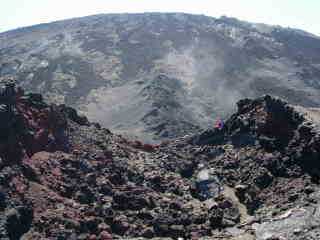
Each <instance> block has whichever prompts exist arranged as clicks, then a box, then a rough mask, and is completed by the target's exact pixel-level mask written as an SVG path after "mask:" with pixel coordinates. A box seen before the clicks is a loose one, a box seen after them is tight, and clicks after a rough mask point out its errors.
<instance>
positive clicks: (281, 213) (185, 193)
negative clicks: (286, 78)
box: [0, 89, 320, 240]
mask: <svg viewBox="0 0 320 240" xmlns="http://www.w3.org/2000/svg"><path fill="white" fill-rule="evenodd" d="M0 101H1V108H0V115H1V139H0V156H1V161H0V213H1V214H0V236H1V239H24V240H27V239H92V240H93V239H101V240H109V239H134V238H138V237H140V238H148V239H150V238H155V239H156V238H158V239H177V238H179V237H183V238H185V239H201V238H203V239H230V240H231V239H232V240H237V239H238V240H240V239H248V240H249V239H257V240H260V239H261V240H262V239H264V240H266V239H270V240H271V239H290V240H291V239H301V240H302V239H318V237H319V231H320V225H319V224H320V222H319V213H320V209H319V200H320V195H319V179H320V171H319V170H320V164H319V153H320V139H319V132H318V127H317V126H316V125H315V124H314V123H313V121H311V120H310V119H309V117H308V116H307V115H306V112H308V110H306V109H304V112H305V113H302V111H301V110H299V111H298V110H296V109H295V108H294V107H292V106H290V105H288V104H287V103H286V102H284V101H282V100H280V99H276V98H273V97H270V96H265V97H261V98H258V99H255V100H250V99H244V100H241V101H239V102H238V111H237V112H236V113H235V114H233V115H232V116H231V117H230V118H229V119H228V120H227V121H226V122H225V124H224V127H223V129H221V130H218V129H213V130H207V131H205V132H203V133H201V134H198V135H192V136H185V137H184V138H179V139H176V140H172V141H167V142H163V143H161V144H160V145H149V144H143V143H141V142H138V141H129V140H126V139H125V138H123V137H121V136H119V135H115V134H113V133H111V132H110V131H109V130H107V129H104V128H101V127H100V125H99V124H96V123H90V122H89V121H88V120H87V119H86V118H85V117H81V116H79V115H78V114H77V112H76V111H75V110H74V109H72V108H69V107H66V106H65V105H59V106H57V105H48V104H46V103H45V102H44V101H43V100H42V97H41V95H38V94H24V93H23V91H22V90H21V89H20V90H19V91H18V92H17V93H16V97H15V102H14V105H13V109H12V110H9V109H10V108H8V102H7V101H5V99H3V98H1V99H0ZM316 111H317V110H316V109H313V110H312V112H313V114H312V115H310V116H312V117H315V116H316Z"/></svg>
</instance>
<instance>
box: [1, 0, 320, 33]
mask: <svg viewBox="0 0 320 240" xmlns="http://www.w3.org/2000/svg"><path fill="white" fill-rule="evenodd" d="M0 3H1V4H0V32H3V31H7V30H11V29H15V28H19V27H23V26H30V25H35V24H39V23H47V22H52V21H56V20H62V19H68V18H74V17H82V16H88V15H93V14H100V13H124V12H126V13H141V12H185V13H194V14H204V15H207V16H212V17H220V16H222V15H225V16H228V17H236V18H238V19H240V20H245V21H249V22H258V23H266V24H272V25H280V26H283V27H291V28H299V29H302V30H305V31H308V32H311V33H313V34H316V35H318V36H320V14H319V13H320V0H0Z"/></svg>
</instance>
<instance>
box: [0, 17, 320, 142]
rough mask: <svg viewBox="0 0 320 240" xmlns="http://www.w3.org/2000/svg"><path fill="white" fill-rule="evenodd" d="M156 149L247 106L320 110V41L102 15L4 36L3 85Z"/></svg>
mask: <svg viewBox="0 0 320 240" xmlns="http://www.w3.org/2000/svg"><path fill="white" fill-rule="evenodd" d="M6 75H13V76H15V77H16V78H17V80H18V82H19V84H21V85H22V86H23V87H24V88H25V89H27V90H29V91H32V92H37V93H41V94H42V95H43V96H44V98H45V99H47V100H49V101H50V102H53V103H56V104H62V103H64V104H66V105H68V106H72V107H75V108H76V109H78V110H81V111H82V112H83V113H85V115H86V116H88V118H89V119H90V120H92V121H98V122H99V123H100V124H101V125H103V126H105V127H108V128H110V129H111V130H112V131H114V132H117V133H126V134H128V135H131V136H138V137H139V139H145V140H148V141H149V142H152V141H159V140H165V139H170V138H176V137H181V136H184V135H185V134H189V133H191V132H192V133H196V132H197V131H199V129H206V128H208V127H210V126H212V125H213V124H214V121H215V118H217V117H223V118H224V117H226V116H229V114H231V113H233V112H234V111H235V109H234V106H235V103H236V102H237V101H238V100H240V99H242V98H248V97H249V98H256V97H259V96H261V95H263V94H273V95H276V96H279V97H281V98H283V99H286V100H288V101H289V102H290V103H292V104H299V105H303V106H306V107H319V104H320V97H319V96H320V94H319V88H320V85H319V79H320V39H319V37H317V36H314V35H312V34H309V33H306V32H303V31H301V30H296V29H289V28H282V27H279V26H268V25H264V24H254V23H248V22H244V21H240V20H237V19H233V18H227V17H222V18H219V19H216V18H211V17H207V16H202V15H191V14H182V13H168V14H165V13H145V14H101V15H96V16H89V17H84V18H78V19H70V20H65V21H59V22H54V23H49V24H41V25H37V26H32V27H28V28H22V29H17V30H14V31H9V32H5V33H1V34H0V77H2V76H6Z"/></svg>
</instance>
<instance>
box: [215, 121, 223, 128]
mask: <svg viewBox="0 0 320 240" xmlns="http://www.w3.org/2000/svg"><path fill="white" fill-rule="evenodd" d="M223 126H224V123H223V121H222V120H221V119H218V120H217V121H216V123H215V124H214V128H215V129H218V130H222V129H223Z"/></svg>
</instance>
